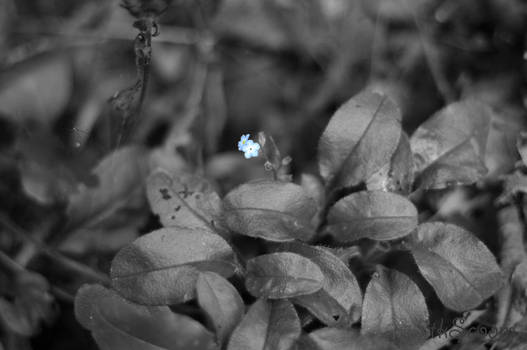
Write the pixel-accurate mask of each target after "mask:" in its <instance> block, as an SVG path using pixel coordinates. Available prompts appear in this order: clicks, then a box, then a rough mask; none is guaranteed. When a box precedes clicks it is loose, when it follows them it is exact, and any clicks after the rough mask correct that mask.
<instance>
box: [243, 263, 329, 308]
mask: <svg viewBox="0 0 527 350" xmlns="http://www.w3.org/2000/svg"><path fill="white" fill-rule="evenodd" d="M323 282H324V275H323V274H322V271H320V268H319V267H318V265H316V264H315V263H313V262H312V261H311V260H309V259H306V258H304V257H302V256H300V255H298V254H294V253H273V254H267V255H261V256H258V257H256V258H253V259H251V260H249V261H247V277H246V279H245V286H246V287H247V290H248V291H249V293H251V294H252V295H254V296H255V297H264V298H269V299H282V298H291V297H294V296H298V295H305V294H311V293H314V292H316V291H318V290H319V289H321V288H322V287H323Z"/></svg>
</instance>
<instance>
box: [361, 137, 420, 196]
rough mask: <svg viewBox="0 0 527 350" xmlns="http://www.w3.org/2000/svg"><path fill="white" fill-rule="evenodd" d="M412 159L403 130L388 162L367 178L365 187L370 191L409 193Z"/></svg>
mask: <svg viewBox="0 0 527 350" xmlns="http://www.w3.org/2000/svg"><path fill="white" fill-rule="evenodd" d="M413 161H414V159H413V154H412V150H411V148H410V140H409V139H408V135H406V133H405V132H404V131H403V132H402V133H401V138H400V139H399V145H398V146H397V149H396V150H395V153H394V154H393V156H392V158H391V159H390V162H389V163H387V164H385V165H384V166H383V167H382V168H381V170H379V171H378V172H377V173H375V174H373V176H372V177H370V178H369V179H368V181H367V183H366V188H367V189H368V190H370V191H374V190H380V191H389V192H400V193H402V194H409V193H410V192H411V191H412V185H413V182H414V169H413V168H414V164H413Z"/></svg>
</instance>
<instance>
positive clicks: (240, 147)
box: [238, 134, 252, 152]
mask: <svg viewBox="0 0 527 350" xmlns="http://www.w3.org/2000/svg"><path fill="white" fill-rule="evenodd" d="M249 136H251V135H249V134H247V135H242V137H241V138H240V141H238V150H239V151H242V152H245V147H246V145H247V141H248V140H249ZM251 142H252V141H251Z"/></svg>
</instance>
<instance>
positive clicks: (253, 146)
mask: <svg viewBox="0 0 527 350" xmlns="http://www.w3.org/2000/svg"><path fill="white" fill-rule="evenodd" d="M259 150H260V144H258V142H253V140H249V141H247V142H246V143H245V147H244V149H243V151H244V152H245V158H247V159H249V158H252V157H258V151H259Z"/></svg>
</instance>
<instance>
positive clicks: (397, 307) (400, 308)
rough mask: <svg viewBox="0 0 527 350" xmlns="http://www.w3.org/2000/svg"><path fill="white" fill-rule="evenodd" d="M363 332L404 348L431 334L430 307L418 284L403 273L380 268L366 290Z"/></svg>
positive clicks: (419, 341)
mask: <svg viewBox="0 0 527 350" xmlns="http://www.w3.org/2000/svg"><path fill="white" fill-rule="evenodd" d="M361 332H362V334H365V335H371V336H373V337H381V338H386V339H389V340H390V341H392V342H393V343H395V344H397V345H399V346H401V347H403V346H404V349H412V348H415V346H416V345H420V344H422V343H423V342H424V341H425V339H426V338H428V335H429V332H428V309H427V307H426V302H425V298H424V296H423V294H422V293H421V291H420V290H419V288H418V287H417V285H416V284H415V283H414V282H413V281H412V280H411V279H410V278H408V276H406V275H405V274H403V273H400V272H398V271H396V270H389V269H385V268H383V267H380V266H379V268H378V269H377V272H375V273H374V275H373V278H372V279H371V280H370V283H369V284H368V287H367V288H366V292H365V294H364V303H363V305H362V329H361Z"/></svg>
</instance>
